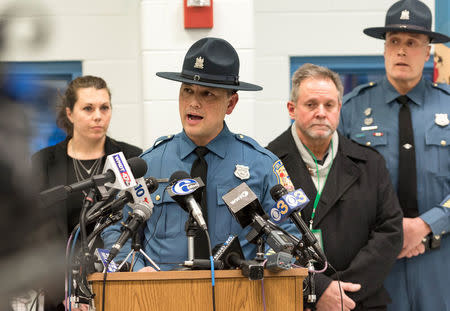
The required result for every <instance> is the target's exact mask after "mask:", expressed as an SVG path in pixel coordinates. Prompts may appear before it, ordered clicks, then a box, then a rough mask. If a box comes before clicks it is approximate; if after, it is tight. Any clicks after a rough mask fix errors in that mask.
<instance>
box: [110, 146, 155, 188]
mask: <svg viewBox="0 0 450 311" xmlns="http://www.w3.org/2000/svg"><path fill="white" fill-rule="evenodd" d="M137 159H140V158H137ZM141 160H142V159H141ZM133 161H134V160H133ZM142 161H144V160H142ZM144 163H145V161H144ZM109 172H112V173H113V174H114V175H113V176H114V179H112V180H111V181H108V182H107V183H105V186H107V187H111V188H116V189H120V190H124V189H127V188H131V187H134V186H136V180H135V177H134V176H133V173H132V172H131V169H130V166H129V165H128V162H127V160H126V159H125V156H124V155H123V153H122V152H118V153H115V154H111V155H109V156H107V157H106V163H105V166H104V168H103V174H108V173H109ZM146 172H147V163H146V164H145V172H144V174H143V175H145V173H146ZM143 175H142V176H143ZM142 176H136V177H142Z"/></svg>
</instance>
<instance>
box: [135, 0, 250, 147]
mask: <svg viewBox="0 0 450 311" xmlns="http://www.w3.org/2000/svg"><path fill="white" fill-rule="evenodd" d="M182 5H183V1H174V0H165V1H164V0H146V1H145V0H144V1H142V3H141V14H142V16H141V19H142V63H143V66H142V72H143V74H142V76H143V80H142V83H143V94H144V95H143V96H144V101H145V103H144V106H145V110H144V124H145V126H144V128H145V130H144V133H145V136H144V145H145V146H146V147H150V146H151V145H152V144H153V142H154V140H155V139H156V138H158V137H159V136H162V135H166V134H173V133H176V132H179V131H180V130H181V123H180V119H179V114H178V90H179V87H180V83H179V82H175V81H170V80H166V79H161V78H159V77H157V76H156V75H155V73H156V72H158V71H174V72H180V71H181V67H182V64H183V58H184V55H185V53H186V51H187V50H188V48H189V47H190V46H191V45H192V44H193V43H194V42H195V41H197V40H198V39H200V38H202V37H206V36H208V37H221V38H223V39H225V40H227V41H229V42H230V43H231V44H232V45H233V46H234V47H235V48H236V50H237V52H238V54H239V57H240V61H241V71H240V79H241V80H242V81H246V82H254V81H255V79H254V63H255V57H254V38H255V37H254V27H253V12H254V8H253V1H250V0H215V1H214V27H213V28H212V29H184V26H183V6H182ZM239 95H240V99H241V100H240V101H239V103H238V106H237V107H236V109H235V111H234V112H233V113H232V114H231V115H230V116H227V118H226V120H227V122H228V124H229V126H230V128H231V130H232V131H235V132H244V133H246V134H249V135H252V134H253V133H254V131H255V127H254V115H255V112H254V96H255V95H254V94H252V93H250V92H247V93H246V92H240V94H239Z"/></svg>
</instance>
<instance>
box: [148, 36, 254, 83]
mask: <svg viewBox="0 0 450 311" xmlns="http://www.w3.org/2000/svg"><path fill="white" fill-rule="evenodd" d="M156 75H157V76H158V77H161V78H165V79H169V80H174V81H179V82H185V83H189V84H198V85H202V86H209V87H218V88H223V89H231V90H243V91H260V90H262V87H260V86H258V85H255V84H251V83H246V82H242V81H239V56H238V54H237V52H236V50H235V49H234V48H233V46H232V45H231V44H230V43H228V42H227V41H225V40H223V39H219V38H203V39H200V40H198V41H197V42H195V43H194V44H193V45H192V46H191V47H190V48H189V50H188V51H187V53H186V56H185V57H184V62H183V68H182V71H181V73H179V72H157V73H156Z"/></svg>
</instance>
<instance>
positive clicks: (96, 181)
mask: <svg viewBox="0 0 450 311" xmlns="http://www.w3.org/2000/svg"><path fill="white" fill-rule="evenodd" d="M146 172H147V163H146V162H145V161H144V160H143V159H141V158H137V157H135V158H131V159H129V160H128V162H127V161H126V159H125V156H124V155H123V153H122V152H118V153H115V154H111V155H109V156H107V157H106V163H105V167H104V169H103V173H102V174H98V175H94V176H92V177H90V178H88V179H84V180H82V181H79V182H76V183H73V184H71V185H68V186H64V185H60V186H56V187H53V188H51V189H48V190H45V191H42V192H41V193H40V198H41V201H42V202H43V203H44V205H45V206H49V205H51V204H53V203H55V202H58V201H62V200H65V199H67V197H68V196H69V194H70V193H72V192H76V191H82V190H85V189H89V188H92V187H96V186H103V185H105V186H108V187H111V188H116V189H119V190H124V189H127V188H130V187H134V186H135V185H136V180H135V178H140V177H142V176H144V175H145V173H146Z"/></svg>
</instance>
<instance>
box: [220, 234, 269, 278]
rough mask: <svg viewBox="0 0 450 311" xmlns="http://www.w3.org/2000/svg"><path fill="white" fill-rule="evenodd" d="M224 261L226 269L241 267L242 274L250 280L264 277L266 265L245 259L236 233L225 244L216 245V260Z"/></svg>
mask: <svg viewBox="0 0 450 311" xmlns="http://www.w3.org/2000/svg"><path fill="white" fill-rule="evenodd" d="M216 260H217V261H222V262H223V266H224V269H235V268H240V269H241V270H242V275H244V276H245V277H248V278H249V279H250V280H261V279H263V277H264V266H263V265H262V264H261V263H260V262H257V261H255V260H245V257H244V253H243V252H242V248H241V244H240V243H239V239H238V237H237V236H236V235H230V236H229V237H228V239H227V240H226V241H225V242H224V243H223V244H218V245H216V246H215V247H214V261H216Z"/></svg>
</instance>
